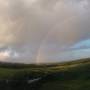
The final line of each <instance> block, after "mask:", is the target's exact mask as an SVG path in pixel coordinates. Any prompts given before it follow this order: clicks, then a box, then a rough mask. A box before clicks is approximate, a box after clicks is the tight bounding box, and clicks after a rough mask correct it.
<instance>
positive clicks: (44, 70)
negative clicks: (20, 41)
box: [0, 58, 90, 90]
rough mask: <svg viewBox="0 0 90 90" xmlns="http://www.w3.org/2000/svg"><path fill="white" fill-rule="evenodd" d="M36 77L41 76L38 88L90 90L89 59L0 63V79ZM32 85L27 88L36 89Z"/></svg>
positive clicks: (48, 89) (45, 89) (40, 89)
mask: <svg viewBox="0 0 90 90" xmlns="http://www.w3.org/2000/svg"><path fill="white" fill-rule="evenodd" d="M38 77H42V79H41V80H40V81H39V82H38V84H39V86H38V90H90V59H89V58H88V59H81V60H77V61H70V62H64V63H54V64H41V65H29V64H28V65H25V64H20V65H19V64H18V65H17V64H13V65H12V64H3V65H2V64H1V65H0V79H17V80H25V79H27V78H29V79H32V78H38ZM34 87H36V86H34ZM34 87H33V89H31V87H30V88H29V90H36V89H34ZM25 90H27V89H25Z"/></svg>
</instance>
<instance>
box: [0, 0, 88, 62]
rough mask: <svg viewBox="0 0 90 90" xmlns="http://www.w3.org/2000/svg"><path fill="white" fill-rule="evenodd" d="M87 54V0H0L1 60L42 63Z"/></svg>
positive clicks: (70, 58) (86, 55)
mask: <svg viewBox="0 0 90 90" xmlns="http://www.w3.org/2000/svg"><path fill="white" fill-rule="evenodd" d="M87 57H90V0H0V61H5V62H24V63H41V62H57V61H59V62H60V61H66V60H72V59H78V58H87Z"/></svg>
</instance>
